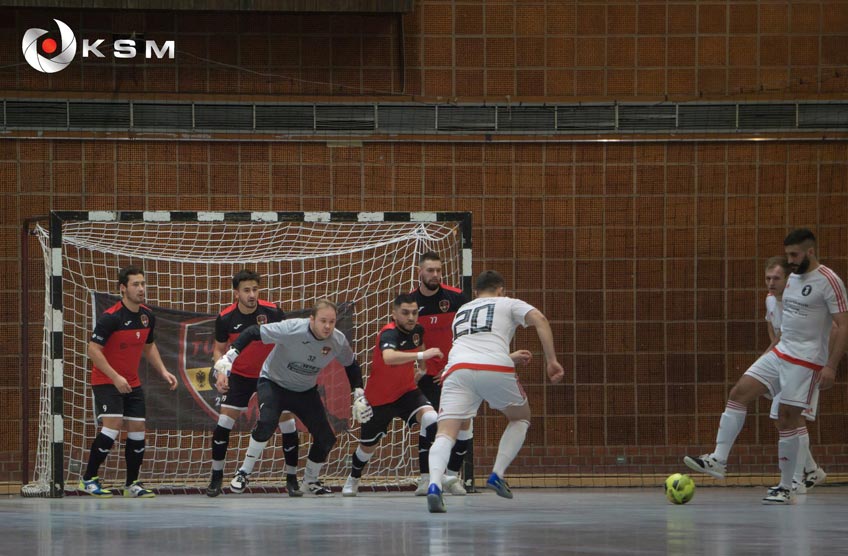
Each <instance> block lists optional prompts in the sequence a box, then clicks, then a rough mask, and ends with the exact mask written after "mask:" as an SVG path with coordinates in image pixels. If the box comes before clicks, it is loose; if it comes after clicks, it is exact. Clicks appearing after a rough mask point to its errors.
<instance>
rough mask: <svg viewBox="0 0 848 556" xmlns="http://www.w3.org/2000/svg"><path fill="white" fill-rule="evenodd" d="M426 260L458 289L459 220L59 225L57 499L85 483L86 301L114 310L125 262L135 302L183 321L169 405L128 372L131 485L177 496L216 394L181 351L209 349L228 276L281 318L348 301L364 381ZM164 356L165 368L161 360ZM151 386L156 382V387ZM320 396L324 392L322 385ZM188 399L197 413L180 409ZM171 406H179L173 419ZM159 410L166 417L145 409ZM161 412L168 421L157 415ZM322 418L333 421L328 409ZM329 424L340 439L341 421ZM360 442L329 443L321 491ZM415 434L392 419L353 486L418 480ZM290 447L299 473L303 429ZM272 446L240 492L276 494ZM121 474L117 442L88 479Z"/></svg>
mask: <svg viewBox="0 0 848 556" xmlns="http://www.w3.org/2000/svg"><path fill="white" fill-rule="evenodd" d="M36 231H37V233H38V236H39V238H40V241H41V245H42V248H43V249H44V254H45V267H46V273H45V278H46V284H47V287H46V289H48V290H49V284H50V276H51V274H52V272H51V268H50V265H51V262H52V258H51V255H50V248H49V247H50V241H49V235H48V232H47V230H45V229H44V228H41V227H39V228H37V230H36ZM428 250H433V251H436V252H438V253H439V254H440V255H441V257H442V259H443V267H444V272H445V281H446V282H447V283H450V284H454V285H456V286H459V285H460V284H461V274H462V263H461V253H462V249H461V232H460V229H459V223H458V222H424V223H414V222H367V223H342V222H96V221H78V222H66V223H64V224H63V226H62V261H61V264H62V293H63V305H64V307H63V312H62V318H63V324H64V327H63V332H64V346H63V347H64V349H63V356H64V371H63V382H64V404H63V414H64V431H63V436H64V443H65V445H64V466H63V468H64V473H65V476H64V479H65V483H66V488H74V486H75V485H76V482H77V481H79V479H80V477H81V475H82V473H83V472H84V470H85V466H86V463H87V461H88V451H89V448H90V445H91V442H92V440H93V439H94V436H95V435H96V432H97V430H98V428H97V424H96V421H95V417H94V411H93V407H92V405H93V400H92V394H91V387H90V386H89V380H88V379H89V376H90V369H91V363H90V361H89V360H88V357H87V354H86V352H87V345H88V341H89V338H90V336H91V332H92V330H93V327H94V323H95V319H96V317H97V315H98V314H99V313H100V312H102V310H103V308H104V307H98V306H97V300H98V299H103V300H105V301H104V302H109V303H108V304H109V305H111V304H112V303H114V301H115V299H116V297H114V296H117V274H118V270H119V269H120V268H122V267H124V266H127V265H129V264H134V265H136V266H140V267H141V268H143V270H144V272H145V279H146V281H147V284H148V286H147V292H146V304H147V305H149V306H151V307H152V308H153V309H154V313H156V312H157V310H159V311H162V312H163V313H165V312H173V313H174V314H176V315H177V317H175V318H183V317H185V322H186V323H187V324H186V323H184V324H182V325H180V331H181V332H180V333H179V338H178V339H177V340H178V341H177V343H178V344H179V347H178V348H177V349H178V350H179V354H178V355H179V357H178V358H177V359H178V360H179V363H178V365H177V366H178V367H179V366H181V368H179V369H178V368H169V370H170V371H171V372H172V373H173V374H174V375H176V376H177V378H178V380H179V381H180V386H179V388H178V391H177V394H176V395H175V394H174V393H171V395H173V396H174V397H173V398H172V399H167V398H166V397H167V396H168V394H167V393H162V391H161V386H162V385H163V383H162V381H161V380H160V379H159V377H158V376H150V377H149V378H146V377H145V375H144V374H141V373H140V374H141V376H142V380H143V381H145V382H144V387H145V394H146V398H147V429H148V430H147V437H146V440H147V451H146V453H145V461H144V465H143V467H142V471H141V478H142V480H145V481H146V482H147V483H151V484H153V485H160V486H174V487H183V486H199V485H201V484H203V483H205V482H206V481H207V480H208V477H209V473H210V461H211V436H212V431H213V429H214V427H215V423H216V420H217V414H216V413H215V412H214V407H215V406H214V401H210V399H212V398H214V388H213V387H212V386H211V385H209V384H208V380H207V381H204V376H207V374H208V370H209V369H208V366H209V361H210V360H209V358H208V356H205V357H204V358H203V361H204V363H203V367H200V368H198V367H199V365H198V364H197V363H194V365H192V363H191V361H190V359H191V357H190V354H191V352H195V351H197V350H198V349H199V348H198V346H201V348H202V349H205V350H206V351H207V352H208V351H209V349H210V346H211V337H210V336H209V335H208V332H209V331H210V330H211V329H212V326H211V324H210V323H212V322H214V316H215V315H217V314H218V312H220V310H221V309H222V308H223V307H225V306H227V305H229V304H230V303H232V302H233V300H234V297H233V291H232V282H231V278H232V276H233V274H235V273H236V272H238V271H239V270H241V269H243V268H250V269H253V270H255V271H257V272H259V273H260V274H261V275H262V277H263V278H262V284H261V287H262V293H261V297H262V298H263V299H266V300H268V301H272V302H274V303H277V304H278V305H279V306H280V307H281V308H282V309H283V310H284V311H285V312H287V313H294V312H296V311H301V310H304V309H309V308H310V307H311V305H312V303H313V302H314V300H315V299H318V298H321V297H327V298H330V299H332V300H334V301H336V302H337V303H340V304H349V307H350V310H349V314H348V317H349V318H347V319H341V318H340V328H342V329H343V331H344V332H345V333H346V334H348V336H349V338H350V339H351V345H352V346H353V349H354V351H355V352H356V354H357V358H358V360H359V362H360V363H361V364H362V366H363V371H364V374H365V375H366V377H367V375H368V372H369V369H370V361H371V352H372V349H373V346H374V343H375V341H376V334H377V332H378V331H379V329H380V328H381V327H382V326H383V325H384V324H385V323H386V322H388V319H389V311H390V303H391V301H392V300H393V298H394V297H395V296H396V295H397V294H398V293H402V292H408V291H410V290H412V289H413V288H414V287H415V285H416V282H417V267H418V256H419V255H420V254H421V253H423V252H425V251H428ZM108 296H113V297H108ZM45 299H46V300H45V305H46V306H47V310H45V341H44V357H43V362H42V370H41V372H42V387H41V400H40V403H41V411H40V427H39V440H38V454H37V460H36V475H35V483H33V484H30V485H27V486H25V487H24V493H25V494H27V493H28V494H33V495H37V494H36V493H38V492H41V491H43V490H46V489H47V485H49V482H50V471H51V466H52V464H51V461H50V457H51V449H50V448H51V442H52V440H53V438H54V431H53V425H54V422H55V420H54V419H53V418H52V417H51V415H50V405H51V399H50V396H51V389H50V387H49V385H50V384H51V380H50V373H51V372H52V361H51V359H50V353H49V341H48V336H49V331H50V330H52V329H53V323H52V319H53V318H54V317H53V311H51V310H50V307H49V299H50V294H49V291H48V292H47V293H46V296H45ZM107 306H108V305H107ZM156 315H157V330H156V331H155V334H156V341H157V345H159V348H160V351H163V347H162V344H163V343H166V342H167V341H171V340H174V338H170V337H163V334H167V332H166V331H165V330H160V322H161V321H162V320H163V318H160V315H159V314H158V313H156ZM198 323H205V325H206V326H207V328H205V329H203V328H202V327H201V328H199V329H198V330H200V331H199V332H196V333H195V334H196V335H195V336H194V337H192V332H191V330H192V328H191V327H192V326H195V325H197V324H198ZM186 330H188V331H189V332H186ZM204 334H206V335H205V336H204ZM163 358H164V354H163ZM165 359H166V365H168V364H169V361H170V360H172V359H169V358H165ZM195 361H196V360H195ZM142 367H144V362H142ZM152 374H153V375H155V373H152ZM341 377H342V378H341V380H342V385H341V386H339V388H342V387H343V393H344V402H343V403H345V404H348V405H349V403H350V398H349V388H348V385H347V381H346V379H344V373H341ZM157 382H158V383H159V384H155V383H157ZM325 386H326V388H327V389H328V390H329V389H330V388H331V386H330V385H325ZM157 387H159V389H157ZM327 395H329V393H328V394H327ZM157 398H159V399H157ZM186 400H189V401H188V402H187V401H186ZM191 400H193V403H194V404H195V405H196V406H197V407H195V406H192V402H191ZM339 403H342V402H339ZM174 404H176V405H177V406H178V407H177V408H176V413H175V412H174V411H173V409H174V408H173V406H174ZM204 405H205V406H206V407H205V408H204V407H203V406H204ZM328 406H329V403H328ZM163 407H164V408H165V410H161V411H160V410H158V409H157V408H163ZM346 410H347V411H349V408H346ZM157 411H160V414H159V415H157V414H156V412H157ZM165 413H167V414H168V416H167V418H166V417H163V414H165ZM328 413H332V410H331V409H330V408H329V407H328ZM347 414H348V413H345V414H344V415H347ZM198 415H200V417H198ZM331 417H332V416H331ZM337 421H338V420H337ZM332 423H333V419H332V418H331V424H332ZM335 424H336V427H337V428H339V423H338V422H337V423H335ZM252 425H253V420H252V419H250V420H248V418H246V417H243V418H242V419H240V420H239V422H238V424H237V426H236V428H235V429H234V430H233V433H232V435H231V438H230V445H229V450H228V452H227V466H226V468H225V472H226V473H228V474H231V473H233V472H234V470H235V468H236V467H237V464H238V463H239V462H240V461H241V459H242V457H243V455H244V450H245V448H246V447H247V442H248V439H249V434H250V428H251V427H252ZM341 427H342V428H344V425H341ZM358 432H359V430H358V427H353V428H350V429H349V430H347V431H346V432H341V433H340V434H339V435H338V441H337V443H336V446H335V448H334V449H333V451H332V453H331V454H330V457H329V459H328V462H327V464H326V465H325V468H324V474H325V477H326V478H327V479H328V482H330V483H333V482H334V481H342V480H343V479H344V478H345V477H346V476H347V473H348V471H349V465H348V462H349V456H350V454H352V453H353V451H354V450H355V449H356V445H357V439H358ZM417 435H418V432H417V428H416V430H414V431H410V430H409V429H407V428H405V427H404V426H403V424H402V423H401V422H400V421H399V420H395V421H394V423H393V424H392V426H391V429H390V431H389V434H388V436H387V437H386V438H384V439H383V442H382V443H381V446H380V448H379V449H378V451H377V452H376V453H375V456H374V457H373V458H372V459H371V461H370V462H369V464H368V467H367V468H366V470H365V474H364V476H363V483H364V484H366V485H367V484H372V485H374V486H385V487H387V488H389V487H396V486H402V485H404V484H408V483H410V482H411V481H412V480H414V478H415V476H416V474H417V472H418V471H417V470H418V464H417V438H416V437H417ZM300 437H301V446H300V458H301V459H300V462H301V463H300V467H301V473H302V466H303V464H304V461H305V457H306V453H307V450H308V448H309V445H310V441H311V437H310V436H309V435H308V434H307V433H303V432H302V433H301V435H300ZM123 438H124V437H123V436H122V437H120V439H119V440H121V441H122V440H123ZM281 444H282V442H281V437H280V435H279V434H276V435H275V436H274V437H273V438H272V440H271V441H270V442H269V444H268V446H267V447H266V449H265V451H264V453H263V456H262V460H261V462H260V463H258V464H257V466H256V468H255V469H254V473H253V474H252V476H251V486H252V487H253V486H254V485H257V486H261V485H263V484H268V485H269V486H271V485H278V484H280V483H281V482H282V481H284V475H283V465H284V458H283V453H282V447H281ZM124 469H125V462H124V456H123V447H122V442H119V443H116V445H115V447H114V448H113V449H112V453H111V454H110V456H109V457H108V458H107V460H106V462H105V463H104V464H103V466H102V467H101V469H100V476H101V477H102V478H103V480H104V482H105V483H106V484H108V485H118V484H122V481H123V477H124ZM27 489H28V490H29V491H28V492H27Z"/></svg>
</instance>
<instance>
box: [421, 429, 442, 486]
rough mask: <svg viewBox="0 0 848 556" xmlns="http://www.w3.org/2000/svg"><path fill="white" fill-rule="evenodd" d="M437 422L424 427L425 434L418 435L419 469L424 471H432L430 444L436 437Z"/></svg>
mask: <svg viewBox="0 0 848 556" xmlns="http://www.w3.org/2000/svg"><path fill="white" fill-rule="evenodd" d="M437 428H438V427H437V425H436V423H433V424H432V425H430V426H429V427H427V428H426V429H424V433H425V434H424V436H421V435H420V434H419V435H418V470H419V471H420V472H421V473H422V474H423V473H429V472H430V446H432V445H433V440H434V439H435V438H436V429H437Z"/></svg>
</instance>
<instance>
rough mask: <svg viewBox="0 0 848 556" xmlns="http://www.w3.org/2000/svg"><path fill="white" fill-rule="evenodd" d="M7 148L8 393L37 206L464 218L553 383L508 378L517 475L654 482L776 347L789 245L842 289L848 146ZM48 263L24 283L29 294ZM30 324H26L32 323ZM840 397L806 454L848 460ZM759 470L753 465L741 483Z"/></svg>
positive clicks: (23, 144) (34, 314) (710, 431)
mask: <svg viewBox="0 0 848 556" xmlns="http://www.w3.org/2000/svg"><path fill="white" fill-rule="evenodd" d="M0 145H2V149H0V168H2V169H3V172H4V174H3V175H4V179H3V180H2V184H3V188H4V191H3V193H4V217H3V226H2V228H0V245H3V253H4V258H3V259H2V262H0V264H2V267H3V272H2V273H0V274H2V275H3V276H5V278H4V284H3V288H2V291H0V300H2V303H0V306H2V307H6V309H5V312H4V314H3V318H2V323H0V331H2V332H0V338H2V350H0V352H2V353H6V354H10V355H6V356H3V360H4V363H5V364H4V365H3V367H2V368H4V369H6V371H4V377H5V378H6V380H5V381H4V382H5V383H6V384H10V383H11V384H15V382H14V381H16V376H17V372H16V369H17V358H16V355H15V354H16V353H17V352H18V350H17V347H18V345H19V344H18V341H19V338H18V328H17V326H16V324H15V323H16V321H17V320H18V312H17V307H18V299H19V295H18V290H17V282H16V280H15V278H16V277H17V263H16V258H17V254H18V247H17V242H18V237H19V236H18V230H19V228H18V226H17V225H16V224H15V223H17V222H21V221H22V219H24V218H26V217H28V216H32V215H35V214H43V213H45V212H46V211H48V210H50V209H107V210H117V209H132V210H175V209H185V210H257V211H265V210H354V211H355V210H378V211H379V210H444V211H450V210H471V211H473V212H474V252H475V260H474V271H475V272H479V271H481V270H483V269H485V268H495V269H497V270H499V271H501V272H503V273H504V274H505V276H506V278H507V280H508V281H509V284H510V289H511V290H512V292H514V295H515V296H517V297H520V298H523V299H525V300H527V301H529V302H530V303H533V304H534V305H536V306H538V307H539V308H541V309H542V310H543V311H544V312H545V313H546V314H547V315H548V316H549V318H550V319H551V321H552V325H553V330H554V334H555V337H556V341H557V346H558V351H559V352H560V357H561V358H562V361H563V363H564V364H565V367H566V379H565V383H564V384H562V385H558V386H551V385H546V384H545V383H544V382H543V380H542V374H543V373H542V369H541V367H540V365H539V362H538V360H537V362H536V363H535V364H533V365H531V367H530V368H529V369H527V370H526V371H521V373H520V374H521V377H522V382H523V384H524V385H525V388H526V390H527V393H528V396H529V398H530V402H531V405H532V407H533V408H534V415H535V417H534V424H533V426H532V428H531V429H530V433H529V437H528V444H529V446H530V447H531V448H532V449H533V450H536V452H533V453H534V454H535V453H538V450H540V449H541V450H547V449H550V452H549V456H542V455H540V456H539V457H543V458H544V457H551V458H554V459H543V460H538V461H537V460H533V459H532V458H531V459H525V460H522V461H524V462H525V463H526V464H528V465H530V464H532V465H533V466H534V468H535V467H536V466H541V467H544V468H545V469H548V468H550V470H553V469H554V468H557V469H560V470H561V471H565V470H568V469H571V468H572V467H573V466H580V465H582V464H583V463H588V464H593V465H599V466H605V465H607V464H608V463H609V462H610V461H615V457H616V456H617V455H618V454H619V452H621V453H623V454H627V453H628V452H627V450H629V449H630V448H636V449H637V450H639V451H638V452H637V454H639V455H642V456H643V455H646V452H645V451H646V450H647V455H652V454H653V452H652V451H651V450H654V449H659V450H663V451H662V452H661V454H662V456H663V457H662V458H660V459H659V461H657V463H658V464H661V465H663V466H665V465H669V464H673V462H674V461H675V457H676V455H677V454H679V453H680V452H683V451H685V450H700V449H702V448H705V447H706V446H708V445H710V444H711V443H712V442H713V439H714V434H715V428H716V426H717V422H718V419H717V416H718V414H719V413H720V412H721V411H722V409H723V407H724V400H725V396H726V393H727V391H728V389H729V387H730V386H731V385H732V384H733V383H734V382H735V380H736V379H737V378H738V376H739V375H740V374H741V373H742V372H744V370H745V369H746V368H747V366H748V365H749V364H750V363H751V362H752V361H753V359H754V357H755V355H756V354H757V352H758V351H761V350H762V349H764V348H765V346H766V345H767V343H768V340H767V334H766V330H765V324H764V321H763V319H762V316H763V299H764V295H765V293H764V288H763V284H762V282H763V281H762V278H761V275H762V273H763V271H762V269H761V266H762V263H763V262H764V260H765V259H766V258H768V257H769V256H771V255H774V254H776V253H780V251H781V245H782V238H783V236H784V235H785V233H786V231H787V230H788V229H789V228H791V227H794V226H801V225H803V226H810V227H812V228H813V229H814V230H815V231H816V232H817V234H818V237H819V239H820V251H821V255H822V259H823V260H824V261H825V262H826V263H827V264H828V265H829V266H831V267H832V268H833V269H834V270H836V272H837V273H839V274H840V275H842V276H848V224H846V222H848V188H846V187H845V184H846V175H848V162H846V161H848V143H845V142H842V143H798V142H794V143H700V144H698V143H690V142H668V143H659V144H636V145H634V144H625V145H602V144H596V143H585V144H550V143H549V144H518V143H516V144H504V145H490V144H483V143H476V144H455V143H450V142H447V143H434V144H422V143H374V144H365V145H363V146H362V147H342V148H328V147H327V146H325V144H316V143H283V144H261V143H241V144H235V143H204V142H199V143H191V144H187V143H184V142H173V143H164V142H130V143H127V142H120V141H9V140H7V141H4V142H2V143H0ZM31 246H32V248H33V249H36V248H37V247H36V245H35V244H34V243H32V244H31ZM39 257H40V254H39V253H37V252H36V253H34V254H33V256H32V264H31V265H30V267H31V268H32V269H33V276H34V277H36V278H35V284H34V286H35V287H36V288H39V287H40V285H41V282H40V274H39V263H40V260H39ZM40 299H41V294H40V293H39V292H38V291H36V292H34V293H33V294H32V296H31V300H32V303H33V304H34V305H35V306H36V307H38V304H39V301H40ZM31 318H32V321H33V324H34V325H35V326H36V327H39V326H40V323H39V322H38V320H39V318H40V312H39V309H34V310H33V311H31ZM33 341H34V344H33V345H35V346H38V345H39V344H38V343H37V337H36V338H33ZM517 345H518V346H526V347H528V348H529V349H531V350H534V351H536V352H538V351H539V346H538V340H536V339H535V336H534V334H533V333H532V332H527V331H519V333H518V335H517ZM36 355H37V354H36V352H35V351H33V356H34V358H33V363H35V362H36V360H37V358H36V357H35V356H36ZM34 368H35V367H34ZM845 392H846V374H845V372H844V369H843V370H842V372H841V375H840V378H839V382H838V385H837V387H836V389H835V390H834V391H832V392H828V393H826V394H825V395H824V396H823V397H822V404H821V409H820V418H819V420H818V421H817V422H816V424H814V425H812V426H811V427H810V431H811V438H812V443H813V445H814V446H815V447H817V448H818V447H819V446H821V445H828V446H830V447H831V448H829V449H836V450H841V448H842V445H843V443H844V435H843V431H844V429H845V425H846V424H848V423H846V417H845V414H846V409H848V406H846V394H845ZM34 393H35V392H34ZM4 399H6V402H7V403H4V404H3V407H4V410H3V411H4V414H3V420H2V423H3V426H2V427H0V434H1V435H2V438H0V449H2V450H12V451H13V450H15V449H16V448H17V438H18V436H19V435H18V429H17V428H16V427H17V426H16V424H15V420H16V419H17V406H18V392H17V390H16V389H15V388H9V389H7V390H6V391H5V392H4ZM767 411H768V406H767V405H766V404H765V403H760V404H759V405H758V407H757V409H756V411H752V415H751V416H750V417H749V426H748V427H747V428H746V430H745V431H744V432H743V433H742V436H741V437H740V444H741V445H743V446H746V445H750V446H758V447H759V448H758V449H766V450H768V449H771V448H772V447H773V445H774V444H775V440H776V434H775V432H774V430H773V425H772V423H771V422H770V421H769V420H768V418H767ZM502 427H503V420H502V418H500V417H499V416H496V415H495V414H494V413H493V412H491V411H488V410H486V411H483V412H482V417H481V418H480V419H479V420H478V421H477V424H476V431H477V438H478V440H479V442H480V456H479V457H480V458H482V459H481V461H483V462H485V461H486V459H485V458H487V457H489V456H490V455H491V454H490V453H489V452H491V450H489V451H488V452H487V451H486V450H484V449H483V448H484V447H485V446H489V447H491V448H492V449H494V447H496V445H497V440H498V438H499V435H500V432H501V430H502ZM33 432H34V431H33ZM592 446H595V447H599V448H601V449H602V451H601V452H599V453H598V452H594V451H591V450H590V447H592ZM671 446H673V447H674V448H673V449H671V448H667V447H671ZM574 447H583V448H582V449H583V450H590V451H588V452H586V451H583V452H580V455H579V456H575V457H576V459H572V458H571V455H570V454H562V452H561V450H562V449H571V448H574ZM822 450H824V448H822ZM545 453H546V454H548V452H545ZM738 453H739V454H740V455H741V454H745V453H746V452H744V451H740V452H738ZM766 453H767V454H768V453H770V452H768V451H767V452H766ZM839 453H841V452H839ZM487 454H488V455H487ZM522 454H523V453H522ZM561 454H562V455H561ZM586 454H591V455H586ZM823 455H824V452H823ZM522 457H525V456H523V455H522ZM528 457H529V456H528ZM532 457H536V456H535V455H534V456H532ZM765 459H768V458H765ZM631 461H632V463H631V464H632V465H637V466H638V465H640V464H639V463H637V462H638V461H639V460H638V458H637V459H636V460H631ZM642 461H644V464H642V465H643V466H642V467H640V470H641V471H644V472H648V469H649V468H650V462H649V461H648V460H645V459H643V460H642ZM766 463H768V465H766V466H765V468H766V469H769V470H770V469H771V460H769V461H768V462H766ZM837 463H838V462H836V461H835V460H834V467H838V466H837ZM759 464H761V460H757V459H754V460H750V465H751V469H757V465H759ZM517 469H518V468H517ZM662 469H664V467H662V468H661V469H660V470H662ZM525 470H526V468H525ZM612 470H613V471H621V470H623V468H620V467H617V466H616V465H612ZM0 471H2V470H1V469H0Z"/></svg>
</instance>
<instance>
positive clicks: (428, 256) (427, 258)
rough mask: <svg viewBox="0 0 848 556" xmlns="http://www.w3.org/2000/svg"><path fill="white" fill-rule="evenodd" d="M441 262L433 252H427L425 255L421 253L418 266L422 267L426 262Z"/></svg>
mask: <svg viewBox="0 0 848 556" xmlns="http://www.w3.org/2000/svg"><path fill="white" fill-rule="evenodd" d="M441 260H442V258H441V257H440V256H439V254H438V253H436V252H435V251H427V252H426V253H423V254H422V255H421V258H420V259H419V260H418V264H419V265H422V264H424V263H426V262H427V261H440V262H441Z"/></svg>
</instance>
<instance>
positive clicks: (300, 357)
mask: <svg viewBox="0 0 848 556" xmlns="http://www.w3.org/2000/svg"><path fill="white" fill-rule="evenodd" d="M259 334H260V336H261V337H262V343H263V344H277V345H276V346H274V349H272V350H271V353H270V354H269V355H268V357H267V358H266V359H265V363H263V364H262V372H261V373H260V374H259V376H261V377H263V378H267V379H268V380H271V381H273V382H276V383H277V384H279V385H280V386H282V387H283V388H286V389H287V390H292V391H294V392H305V391H306V390H309V389H310V388H312V387H313V386H315V384H316V383H317V381H318V373H320V372H321V369H323V368H324V367H326V366H327V365H329V364H330V362H331V361H332V360H333V359H336V360H338V362H339V363H341V364H342V366H343V367H347V366H348V365H350V364H351V363H353V359H354V357H353V350H352V349H351V347H350V343H348V341H347V338H346V337H345V335H344V334H343V333H342V332H340V331H339V330H338V329H336V330H333V334H332V335H331V336H330V337H329V338H327V339H326V340H319V339H317V338H316V337H315V336H314V335H313V334H312V331H311V330H309V319H288V320H284V321H280V322H272V323H270V324H263V325H262V326H260V327H259Z"/></svg>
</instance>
